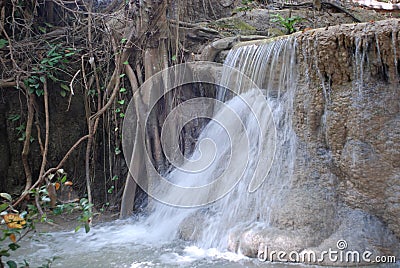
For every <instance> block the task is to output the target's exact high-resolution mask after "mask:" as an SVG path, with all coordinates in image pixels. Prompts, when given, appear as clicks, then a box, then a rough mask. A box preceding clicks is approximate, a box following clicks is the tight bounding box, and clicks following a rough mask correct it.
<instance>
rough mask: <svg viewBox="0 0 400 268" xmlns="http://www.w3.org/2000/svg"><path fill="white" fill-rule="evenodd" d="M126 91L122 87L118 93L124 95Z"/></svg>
mask: <svg viewBox="0 0 400 268" xmlns="http://www.w3.org/2000/svg"><path fill="white" fill-rule="evenodd" d="M126 91H127V90H126V88H124V87H121V88H120V89H119V93H125V92H126Z"/></svg>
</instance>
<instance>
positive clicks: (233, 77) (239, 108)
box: [145, 37, 297, 250]
mask: <svg viewBox="0 0 400 268" xmlns="http://www.w3.org/2000/svg"><path fill="white" fill-rule="evenodd" d="M295 43H296V41H295V38H293V37H289V38H285V39H278V40H275V41H273V42H260V43H257V42H254V43H249V44H245V45H241V46H238V47H235V48H234V49H232V50H231V51H230V53H229V55H228V57H227V59H226V61H225V64H224V68H223V71H222V77H221V82H220V85H222V86H220V88H218V91H217V100H218V101H220V103H219V102H218V101H217V102H216V103H217V104H218V103H219V105H216V108H215V113H214V117H213V119H212V120H211V121H210V123H209V124H208V125H207V126H206V127H205V128H204V130H203V131H202V133H201V135H200V137H199V139H198V140H199V142H198V145H197V147H196V149H195V151H194V153H193V155H192V156H191V157H190V159H189V160H188V161H187V162H186V163H184V164H183V165H182V166H181V167H180V168H176V169H174V170H172V171H171V172H170V173H168V174H167V175H166V178H167V179H168V180H169V181H170V182H172V183H175V184H177V185H181V186H185V187H197V186H198V187H199V186H202V185H207V184H210V183H212V182H213V180H214V179H216V178H218V177H219V176H224V178H236V177H237V178H238V181H237V183H235V184H234V187H233V188H232V189H229V191H227V193H226V194H225V195H224V196H223V197H222V198H220V199H219V200H217V201H215V202H213V203H211V204H208V205H205V206H201V207H198V208H177V207H173V206H169V205H166V204H162V203H156V204H154V206H153V208H152V211H151V212H150V215H149V216H148V217H147V218H146V220H145V223H146V225H147V226H149V228H150V229H151V233H152V235H154V236H155V237H158V239H160V240H163V239H165V240H167V241H168V240H172V239H174V238H176V237H177V235H178V233H180V234H181V236H182V237H184V238H186V239H193V240H195V243H196V244H197V246H199V247H202V248H218V249H227V248H230V249H232V250H240V246H235V245H233V244H235V243H236V242H235V241H233V240H235V238H232V235H233V234H237V233H240V231H241V230H245V229H249V228H252V227H256V226H265V227H268V226H269V225H270V222H271V213H272V212H273V210H274V209H277V207H279V204H281V202H283V200H284V198H285V190H286V189H288V187H290V183H291V179H292V172H293V168H294V164H295V150H296V136H295V134H294V131H293V129H292V120H291V115H292V113H293V101H294V93H295V87H296V79H297V77H296V68H295ZM235 69H236V71H235ZM237 70H239V71H240V72H241V73H243V75H238V73H237ZM247 77H248V78H250V79H251V80H252V81H254V83H255V84H256V85H257V86H258V87H259V88H260V89H261V90H258V89H256V88H246V85H247V83H245V82H244V80H245V79H244V78H246V79H248V78H247ZM226 85H236V86H237V88H238V90H237V92H239V94H235V93H234V92H233V91H229V90H227V89H226ZM260 92H262V93H263V94H260ZM260 96H261V97H260ZM210 141H211V142H210ZM199 159H200V161H199ZM202 159H205V160H204V162H210V164H209V165H208V166H206V168H204V169H201V170H200V169H199V170H198V171H197V172H192V173H190V172H185V170H187V167H188V166H191V167H192V168H193V163H195V162H196V161H199V163H201V162H202V161H203V160H202ZM264 177H265V180H263V178H264ZM255 181H257V182H255ZM219 187H224V185H223V184H222V183H219V184H218V183H216V184H215V185H214V188H213V190H211V191H210V192H214V191H217V192H218V190H219V189H218V188H219ZM166 194H167V195H171V196H175V198H187V199H188V200H187V201H189V200H190V202H194V200H197V199H201V198H202V197H199V196H179V193H177V192H174V191H169V192H167V193H166ZM209 194H210V195H212V194H213V193H209ZM229 241H230V242H229ZM232 241H233V242H232ZM232 243H233V244H232Z"/></svg>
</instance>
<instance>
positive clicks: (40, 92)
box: [36, 89, 44, 97]
mask: <svg viewBox="0 0 400 268" xmlns="http://www.w3.org/2000/svg"><path fill="white" fill-rule="evenodd" d="M36 95H38V97H40V96H43V95H44V90H43V89H37V90H36Z"/></svg>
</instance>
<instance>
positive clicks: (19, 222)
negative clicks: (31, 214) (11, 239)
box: [3, 214, 26, 229]
mask: <svg viewBox="0 0 400 268" xmlns="http://www.w3.org/2000/svg"><path fill="white" fill-rule="evenodd" d="M3 218H4V221H5V222H6V224H7V226H8V227H9V228H12V229H22V228H24V225H25V224H26V221H25V220H24V219H23V218H21V217H20V216H19V215H18V214H6V215H4V216H3Z"/></svg>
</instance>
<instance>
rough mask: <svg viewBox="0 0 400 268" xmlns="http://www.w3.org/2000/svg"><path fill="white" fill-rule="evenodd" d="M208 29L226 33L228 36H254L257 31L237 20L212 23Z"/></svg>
mask: <svg viewBox="0 0 400 268" xmlns="http://www.w3.org/2000/svg"><path fill="white" fill-rule="evenodd" d="M209 26H210V27H212V28H215V29H216V30H218V31H222V32H227V33H230V34H234V35H236V34H246V35H249V34H255V33H256V31H257V29H256V28H255V27H254V26H251V25H250V24H248V23H246V22H245V21H242V20H240V19H238V18H229V19H221V20H218V21H215V22H212V23H211V24H210V25H209Z"/></svg>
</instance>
